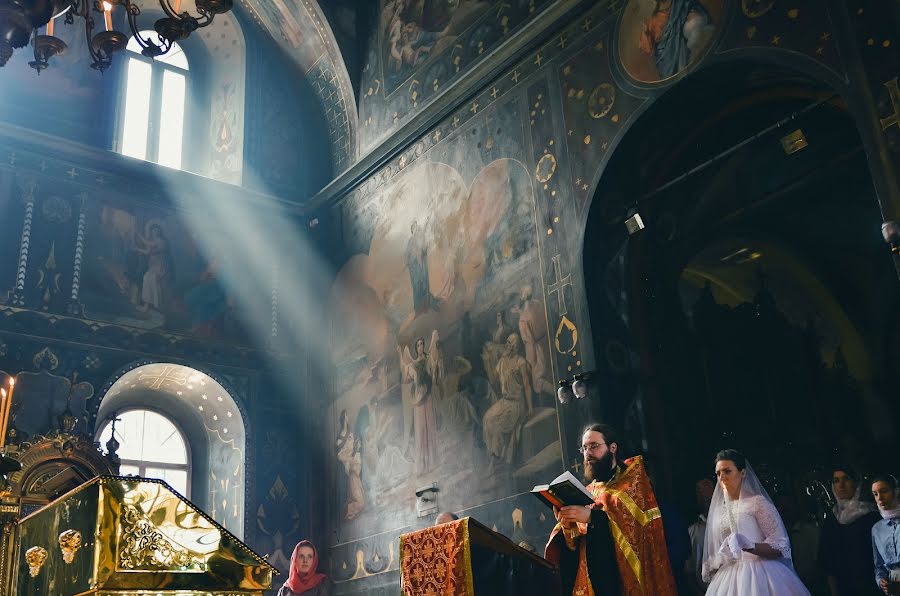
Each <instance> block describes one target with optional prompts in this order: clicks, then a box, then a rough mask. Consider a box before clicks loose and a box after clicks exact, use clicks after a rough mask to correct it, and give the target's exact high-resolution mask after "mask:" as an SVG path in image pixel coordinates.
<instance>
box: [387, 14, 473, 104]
mask: <svg viewBox="0 0 900 596" xmlns="http://www.w3.org/2000/svg"><path fill="white" fill-rule="evenodd" d="M489 7H490V2H487V1H485V0H387V2H385V3H384V6H383V7H382V10H381V23H380V32H381V36H382V39H381V52H382V67H383V71H384V72H383V75H384V84H385V90H386V91H387V92H388V93H390V92H391V91H393V90H394V89H396V88H397V87H398V86H399V85H401V84H402V83H403V81H405V80H406V79H408V78H409V77H410V76H412V74H413V73H414V72H415V71H416V70H417V69H418V68H419V67H421V66H423V65H425V64H427V63H428V62H429V61H430V60H431V58H432V57H435V56H437V55H438V54H441V53H442V52H444V51H445V50H446V49H447V48H449V47H451V46H452V45H453V43H454V42H455V40H456V38H457V37H458V36H459V35H460V34H461V33H462V32H463V31H465V30H466V29H468V28H469V27H470V26H471V25H472V24H473V23H475V22H476V21H477V20H478V19H479V17H481V16H482V15H483V14H484V13H485V12H487V10H488V8H489Z"/></svg>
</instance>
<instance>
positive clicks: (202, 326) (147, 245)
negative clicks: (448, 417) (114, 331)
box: [81, 203, 244, 340]
mask: <svg viewBox="0 0 900 596" xmlns="http://www.w3.org/2000/svg"><path fill="white" fill-rule="evenodd" d="M123 207H124V206H123V205H118V206H113V205H112V204H108V203H101V204H99V205H97V207H96V210H92V212H91V214H90V217H89V219H88V226H87V227H88V232H87V234H88V237H89V238H90V239H91V241H90V242H89V243H88V244H87V246H86V248H85V260H84V273H83V277H82V294H81V300H82V303H83V305H84V310H85V315H86V316H88V317H89V318H93V319H97V320H101V321H109V322H112V323H116V324H120V325H129V326H132V327H139V328H142V329H159V330H166V331H172V332H177V333H190V334H192V335H194V336H197V337H205V338H215V339H231V340H242V339H243V338H244V333H243V331H242V330H241V328H240V325H239V324H238V321H237V318H236V317H235V313H234V301H233V299H232V297H231V296H230V295H229V293H228V292H227V291H226V289H225V287H224V286H223V284H222V283H221V282H220V279H219V267H220V264H221V263H220V257H217V255H208V254H204V252H203V251H202V250H201V247H200V246H198V243H197V240H196V238H194V237H193V235H192V234H191V232H190V231H189V230H188V229H187V228H186V227H185V225H184V224H183V222H182V221H181V220H180V219H179V218H177V217H175V216H174V215H173V214H171V213H165V212H162V211H157V210H152V211H151V210H144V209H138V208H127V207H126V208H123Z"/></svg>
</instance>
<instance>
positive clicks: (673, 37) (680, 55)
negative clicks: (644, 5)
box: [638, 0, 715, 79]
mask: <svg viewBox="0 0 900 596" xmlns="http://www.w3.org/2000/svg"><path fill="white" fill-rule="evenodd" d="M655 4H656V6H655V7H654V9H653V13H652V14H651V15H650V16H649V17H648V18H647V19H646V20H645V21H644V23H643V30H642V31H641V35H640V38H639V39H638V46H639V47H640V50H641V51H642V52H643V53H645V54H647V55H650V56H652V57H653V60H654V62H655V64H656V70H657V71H658V72H659V76H660V78H662V79H665V78H668V77H671V76H673V75H676V74H678V73H679V72H681V70H683V69H684V68H686V67H687V66H688V65H689V64H690V63H691V62H692V61H693V60H694V58H696V52H700V51H702V50H703V48H705V47H706V45H707V43H708V41H709V38H710V37H711V36H712V34H713V33H714V32H715V25H714V24H713V21H712V16H711V15H710V14H709V11H708V10H706V7H705V6H703V4H702V3H701V2H700V0H656V3H655Z"/></svg>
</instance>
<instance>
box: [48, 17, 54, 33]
mask: <svg viewBox="0 0 900 596" xmlns="http://www.w3.org/2000/svg"><path fill="white" fill-rule="evenodd" d="M47 35H49V36H50V37H53V17H50V20H49V21H47Z"/></svg>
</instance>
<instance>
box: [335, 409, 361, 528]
mask: <svg viewBox="0 0 900 596" xmlns="http://www.w3.org/2000/svg"><path fill="white" fill-rule="evenodd" d="M340 424H341V431H340V432H339V433H338V438H337V440H336V441H335V448H336V449H337V459H338V461H339V462H340V463H341V465H342V466H343V468H344V473H345V474H346V475H347V503H346V505H345V506H344V519H347V520H351V519H353V518H354V517H356V516H357V515H359V512H360V511H362V510H363V508H364V507H365V506H366V498H365V495H364V494H363V485H362V454H361V453H360V442H359V440H358V439H357V438H356V435H355V434H354V433H353V431H352V430H351V428H350V418H349V416H348V415H347V410H343V411H342V412H341V418H340Z"/></svg>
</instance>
